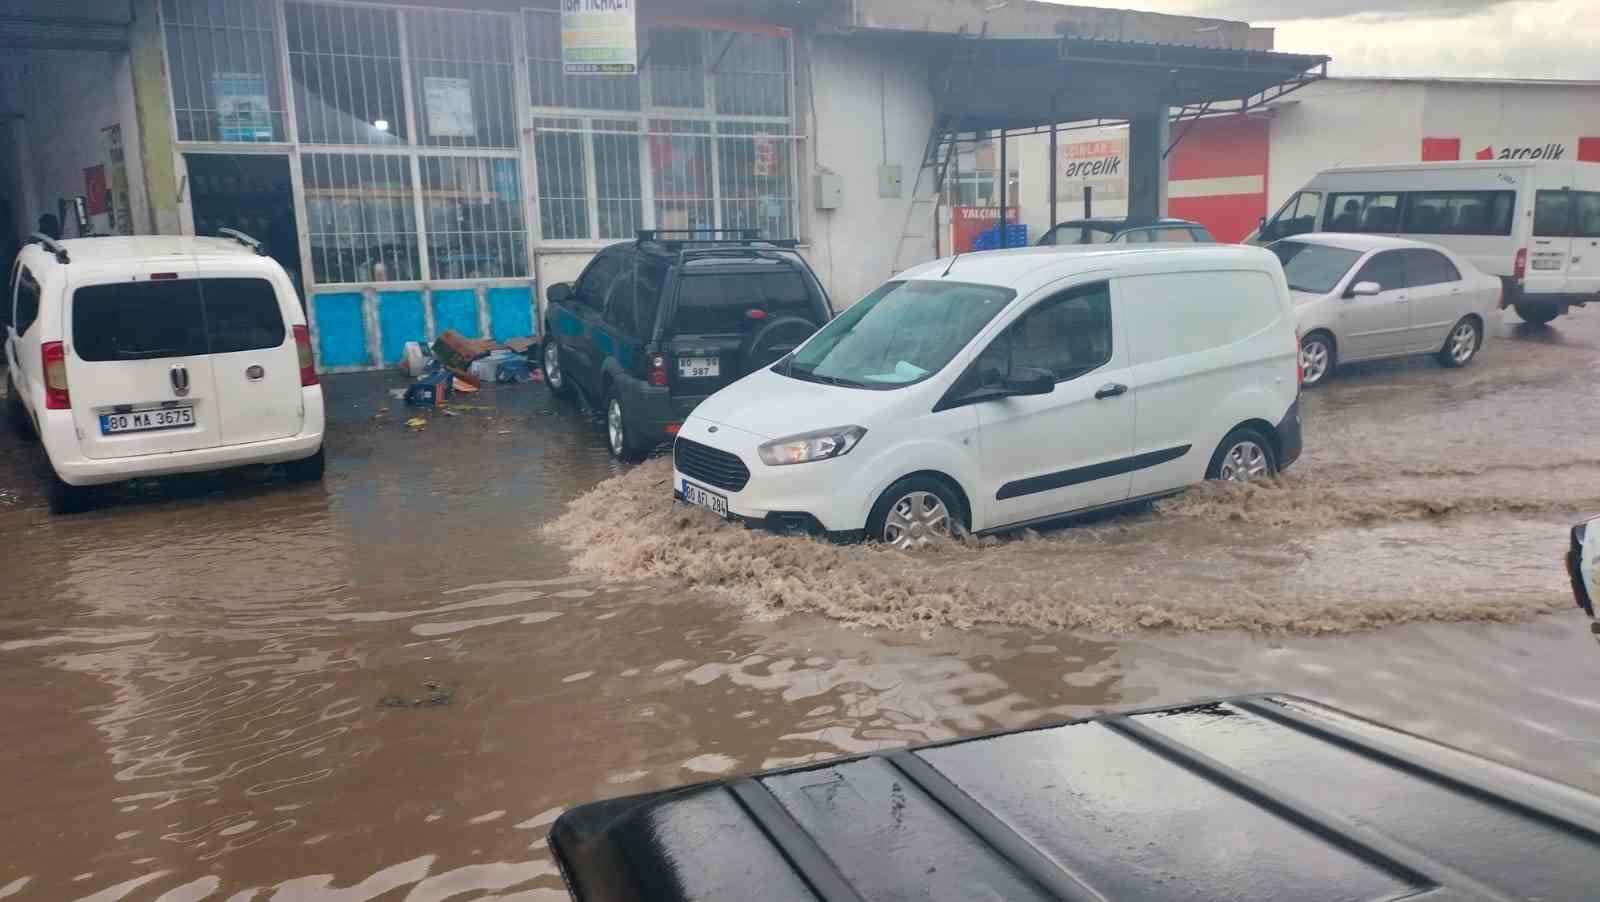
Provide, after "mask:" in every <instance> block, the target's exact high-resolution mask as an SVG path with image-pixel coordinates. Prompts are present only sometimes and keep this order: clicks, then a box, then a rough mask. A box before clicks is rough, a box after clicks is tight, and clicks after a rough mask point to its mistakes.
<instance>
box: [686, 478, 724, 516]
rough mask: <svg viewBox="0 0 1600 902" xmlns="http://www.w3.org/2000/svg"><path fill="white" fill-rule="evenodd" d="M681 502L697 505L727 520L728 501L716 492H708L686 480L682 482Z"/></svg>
mask: <svg viewBox="0 0 1600 902" xmlns="http://www.w3.org/2000/svg"><path fill="white" fill-rule="evenodd" d="M683 500H684V501H687V502H689V503H690V504H698V505H700V506H701V507H703V508H705V509H706V510H708V511H711V512H712V513H713V514H716V515H717V516H719V517H721V518H723V519H724V520H726V519H727V518H728V499H726V498H724V497H722V496H721V495H718V494H717V493H716V492H708V491H706V490H705V489H702V488H701V487H699V486H697V485H695V484H694V483H692V482H690V481H689V480H687V479H685V480H684V481H683Z"/></svg>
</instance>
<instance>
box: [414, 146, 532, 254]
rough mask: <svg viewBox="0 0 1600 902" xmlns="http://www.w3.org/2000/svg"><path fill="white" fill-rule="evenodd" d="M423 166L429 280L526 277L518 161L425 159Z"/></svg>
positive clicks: (439, 157) (461, 158)
mask: <svg viewBox="0 0 1600 902" xmlns="http://www.w3.org/2000/svg"><path fill="white" fill-rule="evenodd" d="M420 162H421V174H422V209H423V224H424V226H426V229H425V233H426V235H427V241H428V275H429V277H430V278H434V279H489V278H523V277H525V276H527V275H528V245H527V230H526V228H525V226H524V223H523V219H522V181H521V179H520V178H519V177H518V173H517V161H516V160H514V159H495V158H491V157H448V156H425V157H423V158H422V159H421V161H420Z"/></svg>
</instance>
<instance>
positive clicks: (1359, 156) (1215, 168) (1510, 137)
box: [1012, 78, 1600, 241]
mask: <svg viewBox="0 0 1600 902" xmlns="http://www.w3.org/2000/svg"><path fill="white" fill-rule="evenodd" d="M1074 125H1075V126H1083V127H1074ZM1169 130H1170V133H1171V136H1172V144H1171V151H1170V153H1169V154H1168V159H1167V167H1168V179H1169V181H1168V184H1167V196H1168V204H1167V213H1168V215H1170V216H1176V217H1180V218H1184V219H1193V220H1196V221H1198V222H1201V223H1203V224H1204V225H1206V227H1207V228H1209V229H1210V230H1211V232H1212V233H1213V234H1214V235H1216V236H1217V238H1218V239H1219V240H1222V241H1238V240H1240V239H1241V238H1243V237H1244V236H1245V235H1247V234H1249V233H1250V231H1251V230H1253V229H1254V228H1255V227H1256V224H1257V223H1258V222H1259V220H1260V218H1261V217H1262V216H1266V215H1268V214H1269V213H1271V212H1273V211H1275V210H1277V209H1278V207H1279V206H1281V205H1282V204H1283V202H1284V201H1285V200H1287V199H1288V198H1289V197H1290V196H1292V195H1293V194H1294V192H1295V191H1297V190H1298V189H1299V188H1300V187H1301V186H1302V185H1304V184H1305V183H1306V182H1307V181H1308V180H1309V179H1310V178H1311V177H1312V176H1313V175H1315V174H1317V173H1318V172H1320V171H1322V170H1324V169H1327V168H1330V167H1333V166H1355V165H1365V164H1382V163H1409V162H1422V161H1434V160H1473V159H1553V160H1578V161H1587V162H1596V163H1600V82H1590V81H1540V80H1527V79H1521V80H1505V79H1460V78H1449V79H1418V78H1328V79H1324V80H1321V81H1318V82H1315V83H1313V84H1309V85H1307V86H1306V87H1304V88H1303V89H1301V90H1299V91H1296V92H1295V93H1293V94H1292V95H1289V96H1286V97H1283V98H1281V99H1278V100H1275V101H1269V102H1267V103H1265V104H1263V105H1261V106H1260V107H1258V108H1256V109H1254V110H1251V111H1248V112H1246V113H1244V114H1237V115H1225V116H1208V117H1203V118H1198V119H1187V118H1178V119H1175V120H1173V121H1172V122H1171V124H1170V126H1169ZM1057 142H1058V143H1057V153H1056V158H1055V165H1056V166H1057V170H1056V183H1057V202H1056V207H1057V214H1056V215H1057V220H1058V221H1059V220H1063V219H1071V218H1075V217H1077V216H1081V215H1082V211H1083V189H1084V188H1085V187H1089V188H1091V189H1092V194H1091V196H1092V198H1093V200H1092V205H1093V212H1094V213H1096V214H1097V215H1116V216H1120V215H1123V214H1125V213H1126V212H1127V205H1126V192H1127V187H1126V186H1127V177H1126V176H1125V175H1123V174H1122V173H1121V171H1120V170H1121V169H1122V168H1124V167H1123V166H1122V165H1121V164H1122V162H1123V158H1124V157H1125V155H1126V143H1127V128H1126V126H1123V125H1106V126H1100V125H1096V124H1094V123H1075V124H1073V125H1064V126H1062V127H1061V130H1059V131H1058V134H1057ZM1012 153H1013V154H1014V155H1015V156H1016V157H1017V158H1018V159H1019V160H1020V163H1019V170H1018V171H1019V183H1020V184H1019V186H1018V190H1017V194H1018V196H1020V197H1021V199H1022V203H1021V205H1020V211H1019V215H1020V217H1021V221H1023V222H1025V223H1027V224H1028V225H1029V227H1030V228H1029V231H1030V233H1032V234H1038V232H1039V230H1040V229H1042V228H1044V227H1046V225H1047V223H1048V221H1049V219H1050V211H1049V190H1048V187H1047V186H1048V183H1049V175H1050V165H1051V155H1050V148H1049V142H1048V136H1045V135H1031V136H1028V137H1026V138H1018V139H1015V144H1014V145H1013V149H1012ZM1086 164H1088V165H1086ZM1095 164H1099V165H1098V166H1096V165H1095Z"/></svg>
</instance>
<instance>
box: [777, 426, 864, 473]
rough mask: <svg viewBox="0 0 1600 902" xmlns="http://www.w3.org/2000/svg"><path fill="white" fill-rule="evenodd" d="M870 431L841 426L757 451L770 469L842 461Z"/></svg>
mask: <svg viewBox="0 0 1600 902" xmlns="http://www.w3.org/2000/svg"><path fill="white" fill-rule="evenodd" d="M866 434H867V430H865V429H862V428H861V427H860V426H840V427H839V428H837V429H819V430H817V431H816V432H805V433H802V434H800V435H791V436H789V437H787V438H780V439H773V440H772V441H770V442H767V443H766V444H764V445H762V446H761V447H760V448H758V449H757V451H758V452H759V453H760V454H761V459H762V460H763V461H766V463H767V465H768V466H771V467H783V466H787V465H789V464H803V463H809V462H811V461H813V460H827V459H828V458H830V457H843V456H844V455H846V454H849V453H850V449H851V448H854V447H855V446H856V445H857V444H859V443H860V442H861V437H862V436H863V435H866Z"/></svg>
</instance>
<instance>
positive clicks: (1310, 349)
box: [1300, 335, 1333, 386]
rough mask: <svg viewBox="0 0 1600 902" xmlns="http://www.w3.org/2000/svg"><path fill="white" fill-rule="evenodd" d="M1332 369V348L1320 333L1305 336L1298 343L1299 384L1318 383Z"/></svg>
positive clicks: (1309, 384) (1326, 376)
mask: <svg viewBox="0 0 1600 902" xmlns="http://www.w3.org/2000/svg"><path fill="white" fill-rule="evenodd" d="M1332 370H1333V348H1331V347H1329V345H1328V339H1326V338H1324V337H1323V336H1321V335H1311V336H1307V338H1306V340H1305V341H1303V342H1301V343H1300V384H1301V385H1306V386H1311V385H1319V384H1321V383H1322V381H1323V380H1324V379H1326V378H1328V373H1330V372H1331V371H1332Z"/></svg>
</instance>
